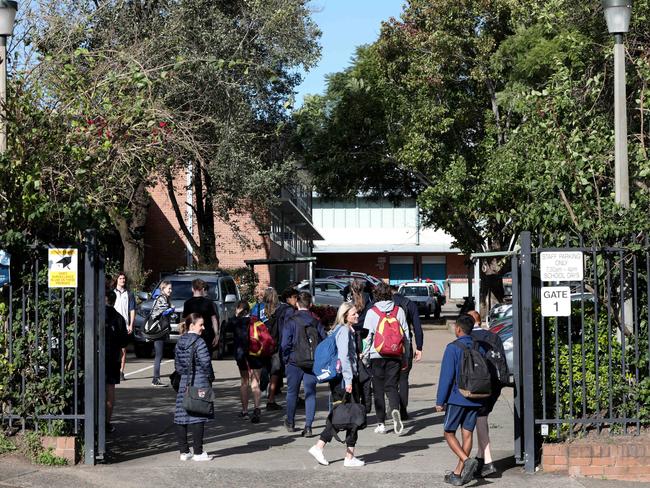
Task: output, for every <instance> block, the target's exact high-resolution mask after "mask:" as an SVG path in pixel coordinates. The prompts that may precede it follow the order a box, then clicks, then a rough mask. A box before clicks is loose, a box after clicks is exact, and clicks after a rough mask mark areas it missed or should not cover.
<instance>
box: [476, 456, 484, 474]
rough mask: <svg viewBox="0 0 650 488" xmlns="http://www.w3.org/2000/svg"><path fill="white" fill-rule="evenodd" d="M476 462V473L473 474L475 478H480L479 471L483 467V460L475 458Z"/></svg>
mask: <svg viewBox="0 0 650 488" xmlns="http://www.w3.org/2000/svg"><path fill="white" fill-rule="evenodd" d="M474 459H476V461H478V466H476V472H475V473H474V477H475V478H482V477H483V475H482V474H481V471H482V470H483V466H485V459H483V458H480V457H476V458H474Z"/></svg>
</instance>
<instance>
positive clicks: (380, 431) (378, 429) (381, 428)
mask: <svg viewBox="0 0 650 488" xmlns="http://www.w3.org/2000/svg"><path fill="white" fill-rule="evenodd" d="M385 433H386V426H385V425H384V424H379V425H377V427H375V434H385Z"/></svg>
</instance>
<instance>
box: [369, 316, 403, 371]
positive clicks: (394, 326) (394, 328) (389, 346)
mask: <svg viewBox="0 0 650 488" xmlns="http://www.w3.org/2000/svg"><path fill="white" fill-rule="evenodd" d="M372 310H374V312H375V313H376V314H377V315H379V323H378V324H377V329H376V330H375V337H374V340H373V342H372V345H373V347H374V348H375V351H377V353H378V354H379V355H380V356H385V357H394V358H401V357H402V355H403V354H404V331H403V330H402V325H401V324H400V323H399V320H397V313H398V312H399V307H398V306H397V305H395V306H394V307H393V309H392V310H391V311H390V312H388V313H384V312H382V311H381V310H379V309H378V308H377V307H372Z"/></svg>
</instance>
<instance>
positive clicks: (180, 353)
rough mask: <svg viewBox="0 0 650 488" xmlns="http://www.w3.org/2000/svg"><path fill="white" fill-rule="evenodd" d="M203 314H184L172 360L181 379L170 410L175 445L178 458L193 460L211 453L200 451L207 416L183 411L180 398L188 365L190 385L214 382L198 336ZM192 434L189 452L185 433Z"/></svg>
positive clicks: (207, 358)
mask: <svg viewBox="0 0 650 488" xmlns="http://www.w3.org/2000/svg"><path fill="white" fill-rule="evenodd" d="M203 330H204V326H203V317H201V316H200V315H199V314H198V313H193V314H190V315H188V316H187V317H185V322H184V323H182V324H181V328H180V333H181V335H180V337H179V339H178V343H177V344H176V351H175V355H174V356H175V357H174V363H175V367H176V371H178V373H179V374H180V375H181V382H180V386H179V388H178V394H177V395H176V409H175V412H174V424H176V434H177V438H178V445H179V449H180V451H181V456H180V459H181V461H187V460H189V459H193V460H194V461H210V460H212V456H210V455H209V454H208V453H207V452H205V451H204V450H203V435H204V432H205V423H206V422H207V421H208V420H209V419H208V417H195V416H193V415H190V414H189V413H187V411H186V410H185V409H184V408H183V397H184V396H185V389H186V388H187V385H188V384H189V383H190V381H191V380H192V367H194V368H195V370H194V386H198V387H202V388H206V387H211V386H212V382H213V381H214V371H213V370H212V360H211V358H210V353H209V352H208V347H207V346H206V345H205V341H203V340H202V339H201V334H202V333H203ZM194 348H196V355H195V357H194V364H192V350H193V349H194ZM188 430H189V431H190V432H191V433H192V444H193V448H194V449H193V451H194V452H193V453H190V448H189V445H188V444H187V432H188Z"/></svg>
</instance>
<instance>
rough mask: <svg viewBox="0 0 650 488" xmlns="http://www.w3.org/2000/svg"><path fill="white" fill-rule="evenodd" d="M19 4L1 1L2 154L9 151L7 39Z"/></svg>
mask: <svg viewBox="0 0 650 488" xmlns="http://www.w3.org/2000/svg"><path fill="white" fill-rule="evenodd" d="M17 10H18V2H14V1H11V0H0V153H4V152H5V151H6V150H7V110H6V105H7V37H9V36H10V35H12V34H13V33H14V22H15V21H16V11H17Z"/></svg>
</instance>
